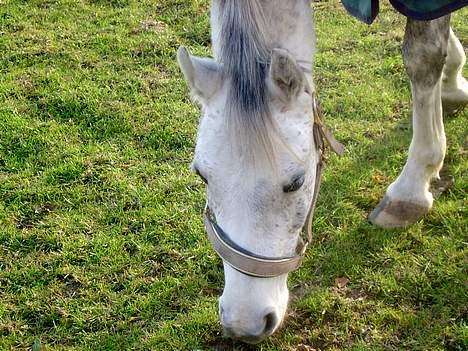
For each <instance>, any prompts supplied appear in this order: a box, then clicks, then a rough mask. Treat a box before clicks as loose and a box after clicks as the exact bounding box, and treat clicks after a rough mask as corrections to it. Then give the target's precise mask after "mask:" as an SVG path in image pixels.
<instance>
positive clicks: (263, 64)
mask: <svg viewBox="0 0 468 351" xmlns="http://www.w3.org/2000/svg"><path fill="white" fill-rule="evenodd" d="M240 3H241V2H239V1H235V0H220V9H221V11H220V19H219V20H220V23H221V33H220V41H221V47H220V62H221V64H222V66H223V72H224V74H225V77H226V78H227V80H228V81H229V92H228V100H227V106H226V113H227V114H228V115H229V118H228V123H229V124H230V126H229V127H230V128H233V129H234V130H235V131H236V134H237V135H236V137H238V138H239V137H240V138H241V140H243V143H244V144H245V145H244V146H246V147H247V148H248V150H253V148H252V147H253V146H254V145H255V146H263V148H264V149H266V150H269V149H270V148H271V141H270V139H269V135H268V130H271V129H272V128H271V126H272V121H271V114H270V111H269V106H268V101H267V96H268V89H267V81H266V78H267V74H268V70H269V60H270V50H269V48H268V41H267V39H266V37H265V34H264V31H265V27H266V26H265V23H264V15H263V9H262V6H261V4H260V2H259V1H258V0H249V1H242V5H240ZM252 144H253V145H252Z"/></svg>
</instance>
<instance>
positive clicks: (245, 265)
mask: <svg viewBox="0 0 468 351" xmlns="http://www.w3.org/2000/svg"><path fill="white" fill-rule="evenodd" d="M312 112H313V119H314V125H313V135H314V142H315V148H316V151H317V153H318V162H317V165H316V173H315V185H314V195H313V197H312V202H311V204H310V207H309V212H308V214H307V217H306V220H305V222H304V226H303V227H302V231H301V235H300V236H299V240H298V244H297V246H296V254H295V255H294V256H289V257H265V256H260V255H257V254H255V253H253V252H250V251H248V250H246V249H244V248H242V247H240V246H239V245H237V244H236V243H234V242H233V241H232V240H231V239H230V238H229V236H228V235H227V234H226V232H224V231H223V229H222V228H221V227H220V226H219V225H218V224H217V223H216V218H215V216H214V214H213V212H212V211H211V209H210V208H209V206H208V203H207V204H206V206H205V210H204V213H203V221H204V224H205V228H206V232H207V234H208V239H209V240H210V242H211V244H212V245H213V248H214V249H215V251H216V253H217V254H218V255H219V256H220V257H221V258H222V259H223V260H224V261H225V262H226V263H228V264H229V265H230V266H231V267H232V268H234V269H235V270H237V271H239V272H241V273H244V274H246V275H249V276H253V277H257V278H272V277H277V276H280V275H283V274H286V273H289V272H292V271H294V270H296V269H297V268H299V266H300V265H301V264H302V260H303V258H304V255H305V252H306V250H307V247H308V246H309V244H310V242H311V241H312V218H313V214H314V209H315V204H316V202H317V198H318V193H319V189H320V180H321V174H322V168H323V163H324V152H325V145H324V142H327V144H328V145H329V146H330V148H331V149H332V150H333V151H334V152H335V153H336V154H338V155H342V154H343V152H344V147H343V145H342V144H340V143H339V142H338V141H337V140H336V139H335V137H334V136H333V134H332V133H331V132H330V131H329V130H328V129H327V128H326V127H325V126H324V125H323V123H322V120H321V116H322V113H321V110H320V106H319V103H318V100H317V97H316V95H315V93H313V95H312Z"/></svg>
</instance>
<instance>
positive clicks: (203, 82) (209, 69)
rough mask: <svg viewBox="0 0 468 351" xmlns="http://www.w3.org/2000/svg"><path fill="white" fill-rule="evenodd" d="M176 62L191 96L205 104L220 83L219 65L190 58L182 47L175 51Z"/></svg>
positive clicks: (210, 60) (207, 59)
mask: <svg viewBox="0 0 468 351" xmlns="http://www.w3.org/2000/svg"><path fill="white" fill-rule="evenodd" d="M177 61H178V62H179V66H180V68H181V70H182V73H183V74H184V76H185V80H186V81H187V83H188V85H189V86H190V90H191V94H192V95H193V96H194V97H195V98H196V99H197V100H199V101H200V102H202V103H203V102H206V100H208V99H209V98H210V97H211V96H212V95H213V94H214V93H215V91H216V90H217V89H218V88H219V85H220V83H221V73H220V72H219V71H220V70H219V65H218V64H217V63H216V62H215V60H213V59H210V58H205V57H197V56H191V55H190V53H189V52H188V50H187V48H185V47H183V46H181V47H180V48H179V50H178V51H177Z"/></svg>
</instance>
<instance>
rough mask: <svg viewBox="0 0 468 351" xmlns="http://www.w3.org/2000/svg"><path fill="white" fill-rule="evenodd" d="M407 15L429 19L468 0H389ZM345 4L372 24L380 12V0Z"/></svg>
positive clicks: (344, 4)
mask: <svg viewBox="0 0 468 351" xmlns="http://www.w3.org/2000/svg"><path fill="white" fill-rule="evenodd" d="M389 1H390V2H391V3H392V5H393V7H395V9H397V10H398V11H399V12H401V13H402V14H403V15H405V16H406V17H409V18H412V19H415V20H421V21H428V20H433V19H436V18H439V17H442V16H445V15H448V14H449V13H451V12H453V11H455V10H458V9H461V8H462V7H464V6H467V5H468V0H389ZM341 2H342V3H343V6H344V7H345V8H346V9H347V10H348V12H349V13H350V14H351V15H353V16H354V17H356V18H358V19H360V20H361V21H363V22H365V23H367V24H371V23H372V22H373V21H374V19H375V17H377V14H378V13H379V0H342V1H341Z"/></svg>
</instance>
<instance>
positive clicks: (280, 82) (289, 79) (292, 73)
mask: <svg viewBox="0 0 468 351" xmlns="http://www.w3.org/2000/svg"><path fill="white" fill-rule="evenodd" d="M269 83H270V85H271V88H272V90H273V93H274V94H275V93H276V94H278V95H279V97H280V99H281V100H283V101H284V102H285V103H288V104H289V103H291V102H293V101H294V100H295V99H297V97H298V96H299V94H300V93H301V92H302V91H303V90H304V85H305V77H304V72H303V71H302V69H301V67H300V66H299V65H298V64H297V63H296V60H294V58H293V57H292V56H291V55H290V54H289V53H288V52H287V51H286V50H282V49H274V50H273V54H272V55H271V65H270V77H269Z"/></svg>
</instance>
